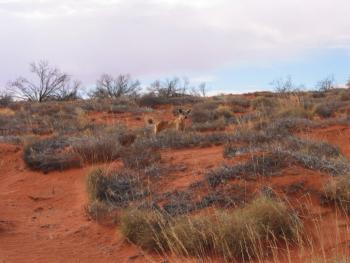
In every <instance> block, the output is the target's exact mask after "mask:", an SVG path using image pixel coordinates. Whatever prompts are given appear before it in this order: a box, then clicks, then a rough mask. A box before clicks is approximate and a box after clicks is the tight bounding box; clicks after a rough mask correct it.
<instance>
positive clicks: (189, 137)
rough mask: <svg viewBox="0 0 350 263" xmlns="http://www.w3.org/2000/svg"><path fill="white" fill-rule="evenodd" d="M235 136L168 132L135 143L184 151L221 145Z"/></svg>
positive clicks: (140, 139) (139, 139)
mask: <svg viewBox="0 0 350 263" xmlns="http://www.w3.org/2000/svg"><path fill="white" fill-rule="evenodd" d="M233 137H234V135H233V134H228V133H219V132H218V133H209V134H198V133H195V132H178V131H171V130H168V131H166V132H163V133H160V134H158V135H157V136H153V137H150V138H138V139H137V140H136V142H135V143H139V144H142V145H143V146H144V147H152V148H155V149H166V148H173V149H182V148H190V147H196V146H202V147H206V146H211V145H220V144H222V143H225V142H228V141H229V140H230V138H233Z"/></svg>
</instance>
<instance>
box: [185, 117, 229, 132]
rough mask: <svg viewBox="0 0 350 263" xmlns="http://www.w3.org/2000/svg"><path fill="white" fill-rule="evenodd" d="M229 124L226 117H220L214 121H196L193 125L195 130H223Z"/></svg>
mask: <svg viewBox="0 0 350 263" xmlns="http://www.w3.org/2000/svg"><path fill="white" fill-rule="evenodd" d="M226 126H227V122H226V120H225V119H224V118H220V119H218V120H214V121H207V122H199V123H194V124H193V125H192V127H191V129H192V130H195V131H201V132H203V131H223V130H225V128H226Z"/></svg>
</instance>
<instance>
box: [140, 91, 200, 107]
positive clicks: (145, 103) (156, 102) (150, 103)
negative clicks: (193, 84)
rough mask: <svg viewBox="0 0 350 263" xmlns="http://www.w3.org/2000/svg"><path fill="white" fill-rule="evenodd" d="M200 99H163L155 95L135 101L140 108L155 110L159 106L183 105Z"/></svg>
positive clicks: (190, 97) (188, 97)
mask: <svg viewBox="0 0 350 263" xmlns="http://www.w3.org/2000/svg"><path fill="white" fill-rule="evenodd" d="M201 100H202V99H201V98H198V97H195V96H189V95H186V96H180V97H163V96H157V95H155V94H152V93H150V94H145V95H143V96H141V97H140V98H138V99H137V103H138V105H140V106H141V107H150V108H156V107H157V106H160V105H185V104H194V103H198V102H200V101H201Z"/></svg>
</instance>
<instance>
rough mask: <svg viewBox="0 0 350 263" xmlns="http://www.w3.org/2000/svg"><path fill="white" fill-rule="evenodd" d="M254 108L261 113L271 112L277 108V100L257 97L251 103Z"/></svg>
mask: <svg viewBox="0 0 350 263" xmlns="http://www.w3.org/2000/svg"><path fill="white" fill-rule="evenodd" d="M251 104H252V106H253V108H254V109H255V110H259V111H266V110H271V109H272V108H274V107H276V106H277V102H276V99H275V98H271V97H261V96H259V97H257V98H255V99H254V100H253V101H252V102H251Z"/></svg>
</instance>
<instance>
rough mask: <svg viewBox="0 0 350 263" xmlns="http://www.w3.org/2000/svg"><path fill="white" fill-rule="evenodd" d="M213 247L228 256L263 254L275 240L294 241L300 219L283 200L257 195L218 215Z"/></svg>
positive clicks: (248, 256) (240, 257)
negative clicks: (242, 204) (245, 203)
mask: <svg viewBox="0 0 350 263" xmlns="http://www.w3.org/2000/svg"><path fill="white" fill-rule="evenodd" d="M218 221H219V222H218V223H217V225H218V234H217V235H218V238H217V239H215V240H216V244H215V245H216V247H217V249H218V250H220V252H221V254H223V255H224V256H225V258H228V259H243V260H250V259H252V258H255V257H258V256H263V255H264V254H265V253H266V252H267V251H268V250H269V247H271V246H274V245H273V244H276V243H277V242H278V240H283V241H285V242H292V243H296V242H297V241H298V238H299V236H300V234H301V232H302V222H301V221H300V220H299V219H298V217H297V216H296V214H295V213H294V212H293V211H290V210H288V208H287V207H286V205H285V204H283V203H282V202H280V201H276V200H274V199H271V198H266V197H260V198H258V199H256V200H255V201H253V202H252V203H251V204H249V205H248V206H246V207H245V208H242V209H240V210H238V211H236V212H235V213H233V214H228V213H227V212H224V213H221V214H219V216H218Z"/></svg>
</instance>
